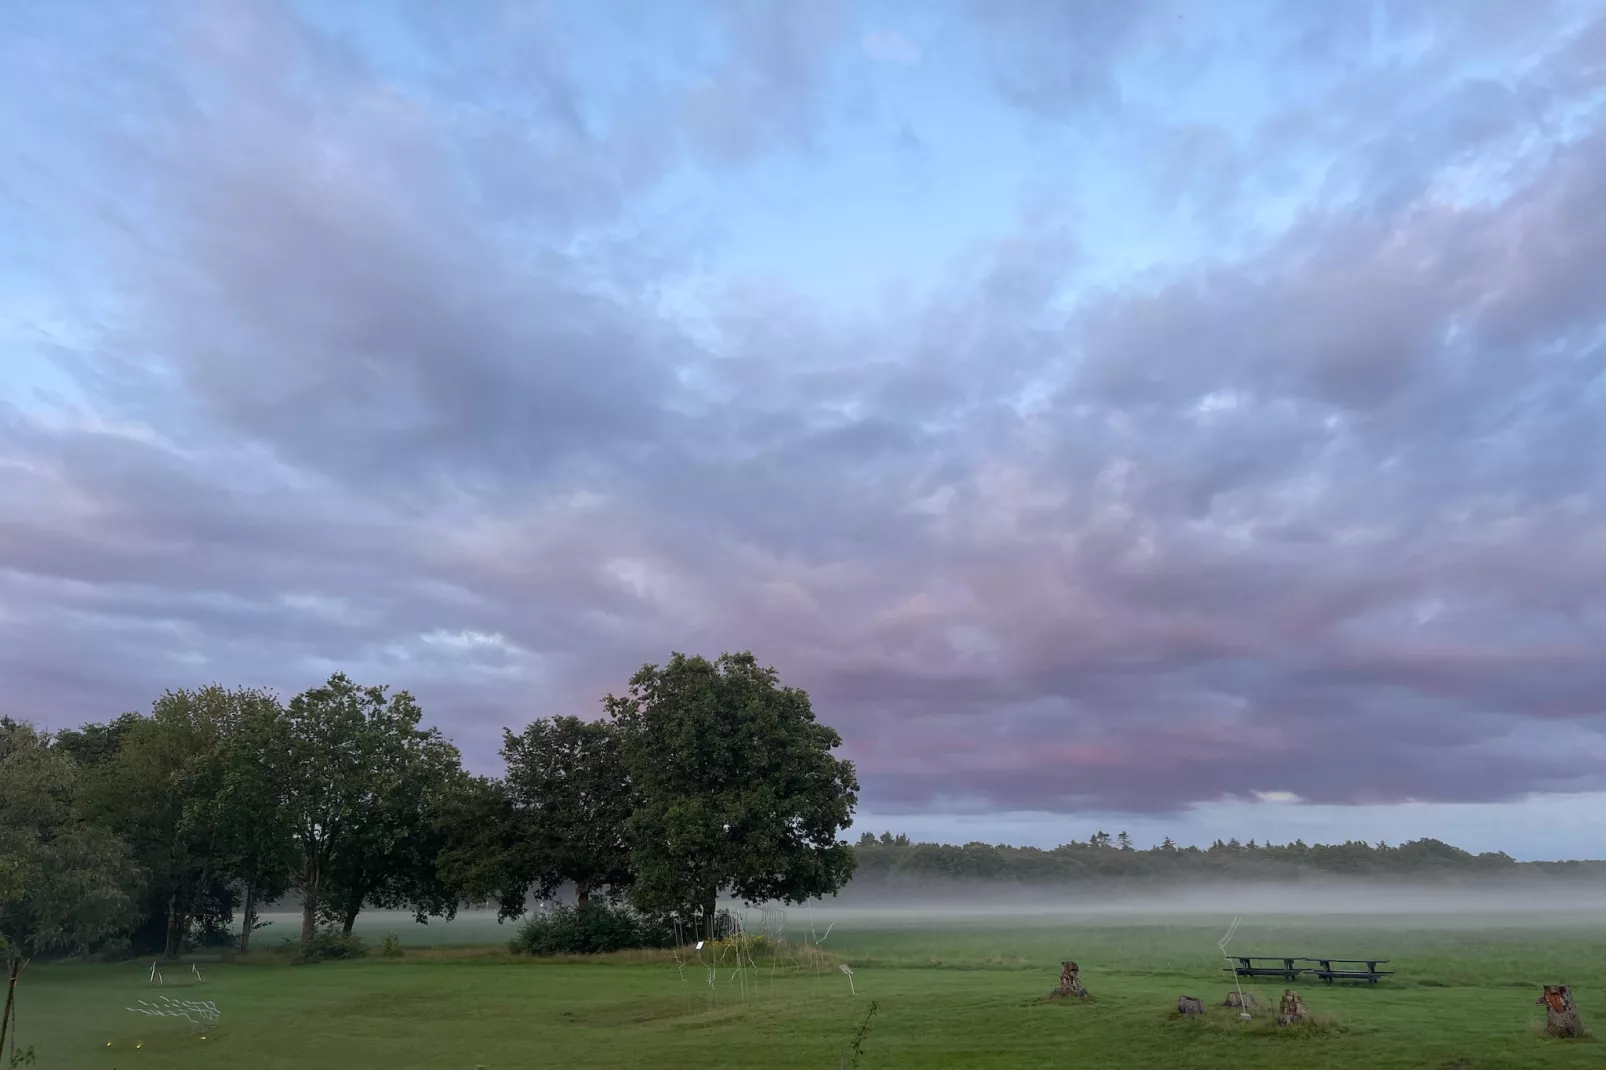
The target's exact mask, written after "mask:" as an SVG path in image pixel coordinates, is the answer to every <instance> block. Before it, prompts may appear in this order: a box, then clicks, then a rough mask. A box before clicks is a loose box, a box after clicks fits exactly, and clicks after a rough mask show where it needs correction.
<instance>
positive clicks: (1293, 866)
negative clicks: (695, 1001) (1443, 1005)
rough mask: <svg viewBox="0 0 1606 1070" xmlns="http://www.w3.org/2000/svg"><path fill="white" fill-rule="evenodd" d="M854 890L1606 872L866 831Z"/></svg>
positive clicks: (1438, 851) (1441, 851)
mask: <svg viewBox="0 0 1606 1070" xmlns="http://www.w3.org/2000/svg"><path fill="white" fill-rule="evenodd" d="M855 854H856V856H857V866H856V869H855V872H854V878H853V887H854V889H855V890H860V891H862V890H866V889H871V888H874V887H876V886H879V885H896V884H903V883H913V882H920V883H928V882H932V881H997V882H1010V883H1016V884H1065V883H1074V882H1082V881H1101V880H1113V881H1121V882H1144V883H1165V882H1170V881H1179V882H1180V881H1187V882H1200V881H1209V880H1212V879H1215V880H1240V881H1242V880H1249V881H1254V880H1262V881H1287V880H1299V879H1301V878H1305V877H1311V876H1318V875H1319V876H1328V877H1356V878H1374V879H1375V878H1386V877H1400V878H1411V879H1421V878H1450V879H1456V878H1466V879H1478V878H1487V877H1514V876H1524V875H1547V876H1583V875H1589V876H1595V877H1599V878H1606V862H1518V861H1517V860H1516V859H1514V858H1512V857H1511V856H1510V855H1508V854H1505V853H1504V852H1499V851H1491V852H1485V853H1483V854H1473V853H1471V852H1470V851H1464V850H1462V849H1461V848H1459V847H1454V846H1452V845H1450V844H1448V843H1444V842H1443V841H1441V840H1435V839H1420V840H1412V841H1410V842H1408V843H1402V844H1399V845H1396V846H1391V845H1389V844H1387V843H1377V844H1370V843H1366V842H1364V841H1360V840H1351V841H1349V842H1346V843H1335V844H1322V843H1312V844H1307V843H1305V842H1304V841H1303V840H1295V841H1293V842H1292V843H1282V844H1274V843H1257V842H1256V841H1254V840H1248V841H1246V842H1239V841H1238V840H1236V839H1232V840H1227V841H1225V842H1223V841H1221V840H1217V841H1215V842H1214V843H1213V844H1211V845H1210V846H1209V847H1207V848H1200V847H1191V846H1190V847H1179V846H1178V845H1177V844H1175V843H1173V842H1172V841H1171V840H1170V839H1169V838H1168V839H1166V840H1165V841H1164V842H1163V843H1161V844H1159V845H1158V846H1156V847H1151V848H1147V849H1142V850H1140V849H1138V848H1137V847H1136V846H1135V845H1134V844H1133V843H1132V841H1131V838H1130V837H1129V836H1127V834H1126V833H1124V832H1123V833H1119V834H1117V835H1115V836H1111V835H1110V834H1109V833H1107V832H1099V833H1096V834H1095V835H1093V836H1092V837H1090V838H1089V839H1088V840H1087V841H1085V842H1080V843H1079V842H1076V841H1071V842H1069V843H1065V844H1062V845H1060V846H1058V847H1053V848H1047V849H1044V848H1038V847H1011V846H1009V845H1007V844H989V843H967V844H964V845H963V846H954V845H951V844H944V843H915V842H912V841H911V840H910V839H909V837H907V836H903V835H896V836H895V835H893V834H891V833H882V834H881V835H880V836H876V835H874V834H872V833H869V832H866V833H864V834H862V835H861V836H860V837H859V841H858V843H857V844H856V845H855Z"/></svg>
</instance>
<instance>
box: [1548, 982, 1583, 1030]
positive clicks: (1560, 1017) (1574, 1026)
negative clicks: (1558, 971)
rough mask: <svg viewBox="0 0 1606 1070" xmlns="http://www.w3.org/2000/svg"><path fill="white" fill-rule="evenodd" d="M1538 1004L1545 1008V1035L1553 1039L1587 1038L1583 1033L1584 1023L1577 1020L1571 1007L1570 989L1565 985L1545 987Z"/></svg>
mask: <svg viewBox="0 0 1606 1070" xmlns="http://www.w3.org/2000/svg"><path fill="white" fill-rule="evenodd" d="M1538 1003H1539V1005H1540V1006H1542V1007H1544V1008H1545V1032H1546V1033H1549V1034H1550V1035H1551V1036H1553V1037H1583V1036H1588V1033H1586V1032H1585V1031H1584V1023H1583V1022H1581V1021H1579V1020H1578V1011H1577V1009H1576V1008H1574V1007H1573V992H1572V989H1570V988H1568V987H1567V986H1566V985H1546V986H1545V991H1544V994H1543V995H1541V996H1540V997H1539V999H1538Z"/></svg>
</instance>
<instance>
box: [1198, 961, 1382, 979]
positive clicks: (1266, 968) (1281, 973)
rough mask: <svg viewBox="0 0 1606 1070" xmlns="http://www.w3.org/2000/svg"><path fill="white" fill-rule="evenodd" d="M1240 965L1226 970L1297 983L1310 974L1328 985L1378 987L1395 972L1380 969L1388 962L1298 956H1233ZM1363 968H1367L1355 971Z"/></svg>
mask: <svg viewBox="0 0 1606 1070" xmlns="http://www.w3.org/2000/svg"><path fill="white" fill-rule="evenodd" d="M1233 958H1235V959H1237V960H1238V965H1236V966H1228V967H1225V969H1226V970H1228V971H1229V972H1231V973H1233V974H1234V975H1236V976H1238V977H1281V978H1282V979H1283V980H1285V981H1297V980H1298V979H1299V976H1300V974H1306V973H1308V974H1310V975H1311V976H1312V977H1315V978H1316V979H1317V980H1319V981H1322V982H1323V983H1325V984H1332V983H1333V982H1334V981H1365V982H1367V983H1368V984H1374V985H1375V984H1377V982H1378V981H1379V979H1381V978H1383V977H1387V976H1388V975H1389V974H1391V973H1393V972H1394V971H1393V970H1380V969H1378V966H1380V965H1383V964H1386V963H1387V962H1388V961H1389V960H1388V959H1332V958H1325V959H1324V958H1310V957H1308V956H1296V955H1234V956H1233ZM1362 965H1364V966H1365V967H1366V968H1365V969H1364V970H1363V969H1355V968H1353V967H1358V966H1362Z"/></svg>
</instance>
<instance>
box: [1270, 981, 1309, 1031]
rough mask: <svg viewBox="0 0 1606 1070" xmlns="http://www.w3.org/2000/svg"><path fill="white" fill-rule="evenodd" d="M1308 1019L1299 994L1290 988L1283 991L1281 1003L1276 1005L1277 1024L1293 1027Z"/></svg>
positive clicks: (1307, 1013) (1303, 1002)
mask: <svg viewBox="0 0 1606 1070" xmlns="http://www.w3.org/2000/svg"><path fill="white" fill-rule="evenodd" d="M1309 1017H1310V1012H1308V1011H1306V1010H1305V1001H1304V1000H1302V999H1300V998H1299V993H1298V992H1295V991H1294V990H1293V989H1292V988H1285V989H1283V998H1282V1002H1280V1003H1279V1004H1277V1024H1278V1025H1293V1024H1295V1023H1296V1022H1303V1021H1305V1020H1306V1019H1308V1018H1309Z"/></svg>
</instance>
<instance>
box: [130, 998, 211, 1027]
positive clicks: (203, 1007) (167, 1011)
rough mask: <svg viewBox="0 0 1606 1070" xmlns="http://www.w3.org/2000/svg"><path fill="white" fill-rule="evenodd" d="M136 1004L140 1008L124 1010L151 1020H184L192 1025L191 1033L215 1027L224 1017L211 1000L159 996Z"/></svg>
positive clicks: (141, 1000) (138, 1001) (140, 1000)
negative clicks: (145, 1016)
mask: <svg viewBox="0 0 1606 1070" xmlns="http://www.w3.org/2000/svg"><path fill="white" fill-rule="evenodd" d="M134 1002H135V1003H138V1004H139V1006H137V1007H126V1008H124V1009H125V1010H129V1011H132V1012H134V1013H135V1014H143V1015H147V1016H149V1017H151V1018H179V1019H183V1020H184V1021H186V1022H188V1023H190V1030H191V1032H194V1031H195V1030H198V1029H204V1028H209V1027H215V1026H216V1025H217V1024H218V1022H219V1020H221V1019H222V1017H223V1012H222V1011H220V1010H218V1009H217V1004H216V1003H214V1002H212V1001H211V1000H209V999H174V998H173V997H172V996H157V997H156V999H155V1000H144V999H137V1000H135V1001H134Z"/></svg>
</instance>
